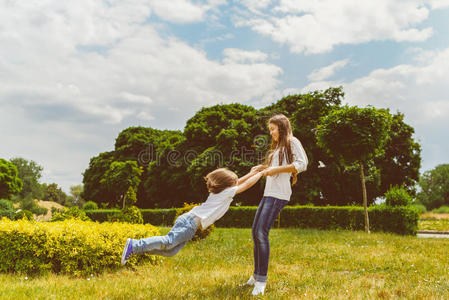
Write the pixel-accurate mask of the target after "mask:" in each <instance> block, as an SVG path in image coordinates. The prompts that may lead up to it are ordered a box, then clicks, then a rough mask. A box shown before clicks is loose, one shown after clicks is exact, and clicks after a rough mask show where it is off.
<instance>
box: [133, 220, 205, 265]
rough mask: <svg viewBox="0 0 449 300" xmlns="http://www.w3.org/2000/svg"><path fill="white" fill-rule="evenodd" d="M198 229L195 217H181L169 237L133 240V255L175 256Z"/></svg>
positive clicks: (168, 234)
mask: <svg viewBox="0 0 449 300" xmlns="http://www.w3.org/2000/svg"><path fill="white" fill-rule="evenodd" d="M197 228H198V225H197V223H196V221H195V216H193V215H191V214H189V213H186V214H183V215H180V216H179V217H178V218H177V219H176V221H175V225H173V228H172V229H171V230H170V232H169V233H167V235H164V236H151V237H148V238H144V239H140V240H132V244H131V246H132V253H133V254H140V253H148V254H150V255H162V256H173V255H175V254H176V253H178V252H179V250H181V248H182V247H184V246H185V245H186V244H187V242H188V241H189V240H191V239H192V238H193V236H194V235H195V232H196V229H197Z"/></svg>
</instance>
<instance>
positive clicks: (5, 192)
mask: <svg viewBox="0 0 449 300" xmlns="http://www.w3.org/2000/svg"><path fill="white" fill-rule="evenodd" d="M22 185H23V183H22V180H21V179H20V178H19V176H18V171H17V167H16V166H15V165H14V164H13V163H11V162H9V161H7V160H5V159H3V158H0V199H1V198H6V199H10V197H11V196H12V195H14V194H17V193H19V192H20V191H21V190H22Z"/></svg>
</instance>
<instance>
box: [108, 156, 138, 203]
mask: <svg viewBox="0 0 449 300" xmlns="http://www.w3.org/2000/svg"><path fill="white" fill-rule="evenodd" d="M141 174H142V169H141V168H139V167H138V166H137V162H135V161H125V162H120V161H114V162H112V163H111V165H110V166H109V169H108V170H107V171H106V173H105V174H104V177H103V179H101V180H100V183H102V184H105V185H106V186H107V187H108V189H109V190H110V191H113V192H112V194H113V195H114V199H115V201H114V203H116V204H122V207H125V194H126V192H127V191H128V189H129V188H130V187H132V188H133V189H137V186H138V185H139V183H140V180H141V179H140V175H141Z"/></svg>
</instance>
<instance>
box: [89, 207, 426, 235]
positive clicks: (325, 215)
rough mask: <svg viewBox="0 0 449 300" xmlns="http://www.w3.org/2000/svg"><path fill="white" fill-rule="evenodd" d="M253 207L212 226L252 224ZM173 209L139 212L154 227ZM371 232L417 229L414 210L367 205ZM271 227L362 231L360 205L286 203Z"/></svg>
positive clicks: (100, 216)
mask: <svg viewBox="0 0 449 300" xmlns="http://www.w3.org/2000/svg"><path fill="white" fill-rule="evenodd" d="M256 210H257V207H255V206H242V207H231V208H230V209H229V211H228V212H227V213H226V214H225V215H224V216H223V217H222V218H221V219H220V220H218V221H217V222H216V223H215V226H216V227H240V228H248V227H251V226H252V223H253V220H254V215H255V214H256ZM114 212H115V211H114V210H96V211H86V214H87V215H88V216H89V217H90V218H91V219H92V220H97V221H100V222H101V221H104V220H107V215H108V214H113V213H114ZM175 214H176V209H175V208H172V209H144V210H142V215H143V219H144V222H145V223H151V224H152V225H155V226H171V225H172V224H173V219H174V217H175ZM368 214H369V218H370V230H371V231H384V232H393V233H398V234H410V235H414V234H416V230H417V228H418V217H419V214H418V211H417V210H416V209H415V208H413V207H403V206H398V207H388V206H384V205H379V206H373V207H369V208H368ZM275 226H280V227H300V228H317V229H345V230H364V214H363V208H362V207H359V206H325V207H318V206H286V207H285V208H284V209H283V210H282V211H281V215H280V218H279V219H278V221H277V222H276V224H275Z"/></svg>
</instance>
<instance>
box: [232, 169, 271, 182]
mask: <svg viewBox="0 0 449 300" xmlns="http://www.w3.org/2000/svg"><path fill="white" fill-rule="evenodd" d="M265 168H266V167H264V166H263V165H258V166H254V167H252V168H251V171H249V172H248V174H246V175H245V176H242V177H240V178H239V180H238V182H237V185H241V184H243V183H244V182H245V181H246V180H248V178H250V177H251V176H253V175H254V174H256V173H257V172H259V171H261V170H263V169H265Z"/></svg>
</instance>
